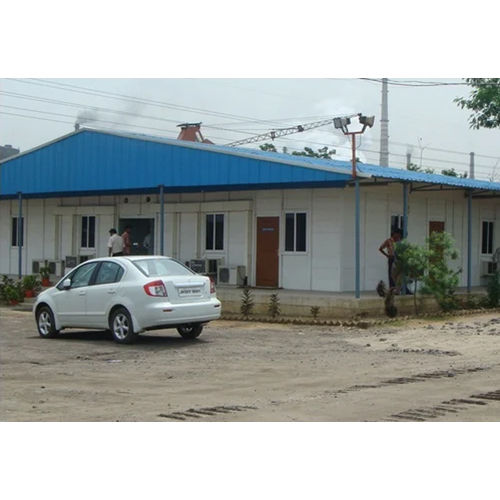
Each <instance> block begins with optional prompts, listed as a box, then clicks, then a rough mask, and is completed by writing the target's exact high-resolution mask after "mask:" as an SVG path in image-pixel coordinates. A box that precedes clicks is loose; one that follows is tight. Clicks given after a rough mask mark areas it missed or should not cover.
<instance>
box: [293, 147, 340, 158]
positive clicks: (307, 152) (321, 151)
mask: <svg viewBox="0 0 500 500" xmlns="http://www.w3.org/2000/svg"><path fill="white" fill-rule="evenodd" d="M335 154H337V151H336V150H335V149H328V146H324V147H322V148H318V151H314V150H313V149H311V148H308V147H305V148H304V150H303V151H294V152H293V153H292V155H295V156H312V157H313V158H326V159H327V160H331V159H332V157H333V155H335Z"/></svg>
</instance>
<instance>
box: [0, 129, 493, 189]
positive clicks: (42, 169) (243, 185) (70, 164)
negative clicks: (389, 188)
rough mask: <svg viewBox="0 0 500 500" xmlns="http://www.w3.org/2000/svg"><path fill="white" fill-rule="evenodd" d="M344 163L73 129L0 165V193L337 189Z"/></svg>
mask: <svg viewBox="0 0 500 500" xmlns="http://www.w3.org/2000/svg"><path fill="white" fill-rule="evenodd" d="M358 176H359V177H360V178H364V179H370V178H373V179H376V178H380V179H391V180H395V181H401V182H412V183H421V184H434V185H443V186H453V187H456V188H459V189H479V190H488V191H500V183H493V182H487V181H479V180H474V179H461V178H457V177H450V176H445V175H438V174H425V173H422V172H413V171H409V170H400V169H396V168H389V167H380V166H377V165H369V164H365V163H359V164H358ZM349 181H352V176H351V163H350V162H349V161H340V160H325V159H319V158H312V157H305V156H293V155H288V154H283V153H270V152H265V151H261V150H258V149H246V148H235V147H232V146H218V145H215V144H203V143H196V142H188V141H179V140H175V139H166V138H162V137H154V136H149V135H143V134H135V133H130V132H110V131H102V130H93V129H81V130H79V131H76V132H72V133H71V134H68V135H66V136H63V137H60V138H58V139H56V140H54V141H51V142H49V143H47V144H43V145H41V146H39V147H37V148H34V149H32V150H29V151H25V152H23V153H21V154H19V155H17V156H14V157H11V158H8V159H7V160H4V161H3V162H0V198H1V197H3V198H5V197H13V196H16V195H17V193H19V192H21V193H23V196H25V197H26V196H27V197H30V196H31V197H35V196H37V197H42V196H43V197H46V196H75V195H84V194H106V193H110V194H111V193H122V192H126V193H132V192H153V191H156V190H157V189H158V186H159V185H161V184H162V185H164V186H165V191H166V192H183V191H214V190H244V189H273V188H286V187H289V188H301V187H328V186H332V187H343V186H345V185H346V183H347V182H349Z"/></svg>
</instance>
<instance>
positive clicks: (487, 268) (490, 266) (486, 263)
mask: <svg viewBox="0 0 500 500" xmlns="http://www.w3.org/2000/svg"><path fill="white" fill-rule="evenodd" d="M497 267H498V265H497V263H496V262H493V261H491V260H483V261H481V276H491V275H493V274H495V272H496V270H497Z"/></svg>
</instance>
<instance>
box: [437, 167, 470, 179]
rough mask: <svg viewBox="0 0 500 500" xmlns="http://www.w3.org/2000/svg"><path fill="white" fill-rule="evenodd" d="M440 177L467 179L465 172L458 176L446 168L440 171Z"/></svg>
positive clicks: (453, 170) (455, 172)
mask: <svg viewBox="0 0 500 500" xmlns="http://www.w3.org/2000/svg"><path fill="white" fill-rule="evenodd" d="M441 174H442V175H448V176H449V177H458V178H460V179H466V178H467V172H463V173H462V174H459V173H458V172H457V171H456V170H455V169H454V168H448V169H444V170H441Z"/></svg>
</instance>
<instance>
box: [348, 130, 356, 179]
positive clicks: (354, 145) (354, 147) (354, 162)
mask: <svg viewBox="0 0 500 500" xmlns="http://www.w3.org/2000/svg"><path fill="white" fill-rule="evenodd" d="M349 135H350V136H351V143H352V176H353V177H354V178H356V133H355V132H351V133H350V134H349Z"/></svg>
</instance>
